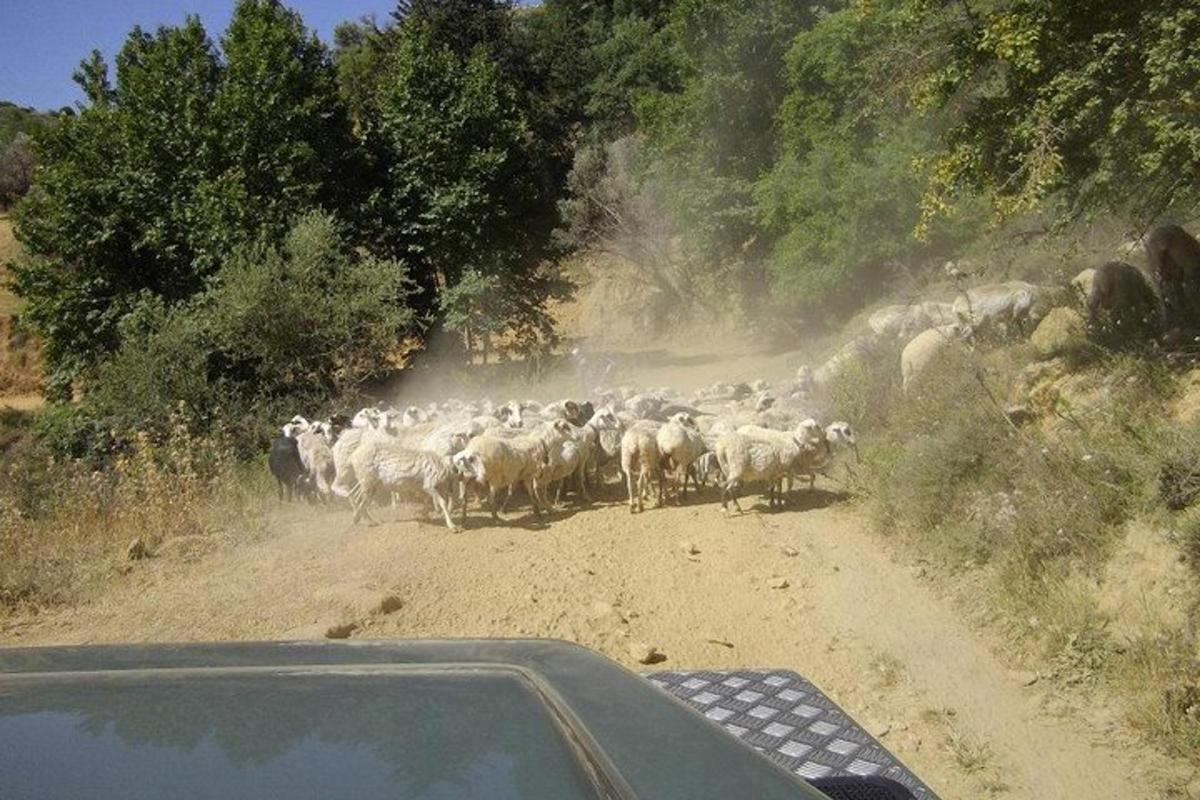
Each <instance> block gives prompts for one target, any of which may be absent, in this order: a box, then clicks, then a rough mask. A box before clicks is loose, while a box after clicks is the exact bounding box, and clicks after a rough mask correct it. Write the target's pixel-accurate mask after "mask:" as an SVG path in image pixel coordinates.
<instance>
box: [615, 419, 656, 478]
mask: <svg viewBox="0 0 1200 800" xmlns="http://www.w3.org/2000/svg"><path fill="white" fill-rule="evenodd" d="M658 427H659V426H658V425H657V424H646V423H645V422H639V423H636V424H634V425H633V426H631V427H630V428H629V430H627V431H625V435H624V436H622V437H621V471H622V472H624V473H625V474H626V475H632V474H634V473H635V472H637V471H639V470H641V469H648V470H651V471H653V470H656V469H658V461H659V453H658V438H657V436H658Z"/></svg>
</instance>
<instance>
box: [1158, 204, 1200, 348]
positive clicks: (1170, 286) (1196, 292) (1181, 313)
mask: <svg viewBox="0 0 1200 800" xmlns="http://www.w3.org/2000/svg"><path fill="white" fill-rule="evenodd" d="M1146 255H1147V257H1148V258H1149V260H1150V269H1151V271H1152V273H1153V275H1154V281H1155V283H1156V284H1157V286H1158V292H1159V294H1160V295H1161V296H1162V302H1163V309H1164V312H1165V313H1164V317H1165V319H1164V322H1165V323H1166V328H1167V330H1168V331H1175V330H1181V331H1197V330H1200V242H1197V241H1196V240H1195V239H1194V238H1193V237H1192V236H1191V234H1189V233H1188V232H1187V231H1185V230H1184V229H1183V228H1181V227H1179V226H1178V225H1160V226H1159V227H1157V228H1155V229H1154V230H1153V231H1151V232H1150V235H1149V236H1148V237H1146Z"/></svg>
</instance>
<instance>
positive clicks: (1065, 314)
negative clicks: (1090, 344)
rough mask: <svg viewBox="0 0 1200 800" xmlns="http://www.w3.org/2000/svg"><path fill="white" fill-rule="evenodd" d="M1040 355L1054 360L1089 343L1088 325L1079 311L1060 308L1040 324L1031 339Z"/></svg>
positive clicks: (1054, 310)
mask: <svg viewBox="0 0 1200 800" xmlns="http://www.w3.org/2000/svg"><path fill="white" fill-rule="evenodd" d="M1029 341H1030V342H1032V343H1033V346H1034V347H1036V348H1037V351H1038V353H1040V354H1041V355H1043V356H1045V357H1047V358H1053V357H1054V356H1060V355H1063V354H1064V353H1069V352H1070V351H1071V350H1073V349H1075V348H1077V347H1080V346H1081V345H1083V344H1084V343H1085V342H1086V341H1087V324H1086V323H1085V322H1084V319H1083V317H1082V316H1081V315H1080V313H1079V312H1078V311H1076V310H1075V309H1073V308H1065V307H1059V308H1055V309H1051V311H1050V313H1049V314H1047V315H1046V316H1045V318H1044V319H1043V320H1042V321H1041V322H1039V323H1038V326H1037V329H1036V330H1034V332H1033V335H1032V336H1030V337H1029Z"/></svg>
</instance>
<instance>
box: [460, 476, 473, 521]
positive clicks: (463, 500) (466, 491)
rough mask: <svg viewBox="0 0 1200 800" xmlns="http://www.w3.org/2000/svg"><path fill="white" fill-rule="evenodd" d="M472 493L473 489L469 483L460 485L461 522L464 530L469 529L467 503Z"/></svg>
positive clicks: (465, 482)
mask: <svg viewBox="0 0 1200 800" xmlns="http://www.w3.org/2000/svg"><path fill="white" fill-rule="evenodd" d="M470 491H471V487H470V485H469V484H468V482H467V481H463V482H462V483H460V484H459V485H458V502H459V520H460V522H461V524H462V526H463V527H464V528H465V527H467V501H468V500H469V499H470V496H471V495H470Z"/></svg>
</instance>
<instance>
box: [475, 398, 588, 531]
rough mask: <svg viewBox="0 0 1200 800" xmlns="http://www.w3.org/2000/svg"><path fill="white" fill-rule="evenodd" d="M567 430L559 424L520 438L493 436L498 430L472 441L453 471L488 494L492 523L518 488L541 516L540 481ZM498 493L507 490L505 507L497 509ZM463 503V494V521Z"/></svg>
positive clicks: (566, 435)
mask: <svg viewBox="0 0 1200 800" xmlns="http://www.w3.org/2000/svg"><path fill="white" fill-rule="evenodd" d="M569 426H570V423H568V422H567V421H566V420H558V421H556V422H553V423H547V424H545V425H544V426H542V427H541V428H539V429H537V430H535V431H533V432H530V431H526V432H525V435H523V436H516V437H504V438H501V437H499V436H496V435H495V434H496V433H497V432H498V430H492V431H488V432H487V433H485V434H484V435H482V436H478V437H476V438H474V439H472V440H471V441H470V442H469V443H468V444H467V446H466V448H465V449H464V450H463V451H462V452H460V453H456V454H455V455H454V457H453V462H454V465H455V468H456V469H458V471H459V474H460V475H461V476H462V477H463V478H465V479H468V480H470V481H473V482H474V483H477V484H479V485H480V486H482V487H483V488H484V489H485V490H486V491H487V494H488V503H489V507H490V509H491V512H492V518H493V519H499V518H500V512H501V511H503V510H504V508H505V507H506V506H507V505H508V500H509V498H511V496H512V487H513V486H516V485H518V484H519V485H521V486H523V487H524V488H525V491H526V493H527V494H528V495H529V500H530V503H531V504H532V505H533V511H534V513H535V514H537V515H538V516H541V513H542V504H541V502H540V492H539V489H540V486H539V479H540V478H541V475H542V472H543V470H544V469H545V468H546V466H547V463H548V461H549V453H550V451H551V449H553V448H555V447H557V446H558V445H560V444H561V443H562V441H563V440H564V439H565V438H567V437H569V435H570V431H569ZM501 490H507V494H506V495H505V498H504V503H503V504H502V505H497V495H498V494H499V493H500V491H501ZM466 500H467V498H466V497H465V493H464V497H463V516H464V518H465V517H466Z"/></svg>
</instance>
